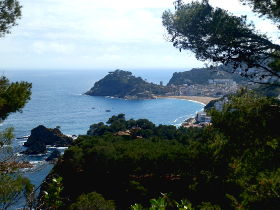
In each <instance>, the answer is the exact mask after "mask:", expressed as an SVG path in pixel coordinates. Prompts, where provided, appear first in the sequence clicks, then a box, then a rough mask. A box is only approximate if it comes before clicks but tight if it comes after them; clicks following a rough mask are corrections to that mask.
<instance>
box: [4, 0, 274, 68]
mask: <svg viewBox="0 0 280 210" xmlns="http://www.w3.org/2000/svg"><path fill="white" fill-rule="evenodd" d="M20 2H21V5H22V6H23V9H22V18H21V19H20V20H19V21H18V26H16V27H14V28H13V29H12V33H11V34H8V35H6V36H5V37H4V38H1V39H0V70H5V71H6V70H9V69H16V70H21V69H25V70H26V69H36V70H37V69H38V70H40V69H44V70H59V69H65V70H68V69H69V70H75V69H79V70H81V69H106V70H114V69H124V70H130V69H191V68H194V67H203V66H204V63H203V62H200V61H198V60H196V58H195V56H194V54H193V53H191V52H188V51H182V52H179V50H178V49H176V48H174V47H173V46H172V43H170V42H167V41H166V39H165V36H166V32H165V30H164V27H163V26H162V23H161V16H162V13H163V12H164V11H165V10H167V9H171V10H172V9H173V0H106V1H104V0H20ZM185 2H187V1H185ZM210 3H211V4H212V5H213V6H219V7H221V8H223V9H227V10H229V11H230V12H232V13H234V14H236V15H242V14H243V15H244V14H246V15H249V19H250V18H251V19H252V20H254V21H256V20H257V19H258V18H257V17H256V16H254V15H253V14H252V13H251V12H250V11H251V10H250V8H249V7H246V6H243V5H241V4H240V3H239V1H238V0H210ZM256 26H257V28H258V29H259V30H262V31H266V32H268V33H269V34H270V35H271V36H272V37H273V38H274V39H276V37H277V35H278V34H275V31H277V28H276V27H275V26H274V25H273V24H271V23H270V22H269V21H259V20H258V21H257V22H256Z"/></svg>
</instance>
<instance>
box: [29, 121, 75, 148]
mask: <svg viewBox="0 0 280 210" xmlns="http://www.w3.org/2000/svg"><path fill="white" fill-rule="evenodd" d="M35 142H40V143H43V144H44V145H51V146H58V147H65V146H69V145H71V144H72V142H73V139H72V138H70V137H68V136H66V135H64V134H63V133H61V131H60V130H59V129H58V128H54V129H51V128H46V127H45V126H43V125H39V126H38V127H36V128H34V129H32V130H31V135H30V136H29V138H28V139H27V142H25V143H24V146H26V147H31V146H32V145H33V144H34V143H35Z"/></svg>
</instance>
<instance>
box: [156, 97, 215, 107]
mask: <svg viewBox="0 0 280 210" xmlns="http://www.w3.org/2000/svg"><path fill="white" fill-rule="evenodd" d="M157 98H176V99H184V100H189V101H196V102H199V103H202V104H204V105H206V104H208V103H209V102H210V101H212V100H215V99H217V98H213V97H204V96H157Z"/></svg>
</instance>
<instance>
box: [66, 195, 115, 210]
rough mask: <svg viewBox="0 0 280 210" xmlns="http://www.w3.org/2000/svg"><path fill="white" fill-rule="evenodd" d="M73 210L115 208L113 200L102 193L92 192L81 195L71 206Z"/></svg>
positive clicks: (112, 209)
mask: <svg viewBox="0 0 280 210" xmlns="http://www.w3.org/2000/svg"><path fill="white" fill-rule="evenodd" d="M70 209H71V210H93V209H94V210H114V209H115V205H114V202H113V201H107V200H105V199H104V198H103V196H102V195H100V194H98V193H96V192H92V193H89V194H86V195H85V194H83V195H81V196H80V197H79V198H78V199H77V201H76V202H75V203H73V204H72V205H71V206H70Z"/></svg>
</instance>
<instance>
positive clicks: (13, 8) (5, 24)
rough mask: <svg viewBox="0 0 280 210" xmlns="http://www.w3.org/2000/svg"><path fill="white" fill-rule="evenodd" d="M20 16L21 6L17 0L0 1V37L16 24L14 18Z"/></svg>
mask: <svg viewBox="0 0 280 210" xmlns="http://www.w3.org/2000/svg"><path fill="white" fill-rule="evenodd" d="M20 17H21V6H20V4H19V1H17V0H1V1H0V37H3V36H5V34H7V33H10V29H11V28H12V27H13V26H15V25H16V20H17V19H18V18H20Z"/></svg>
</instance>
